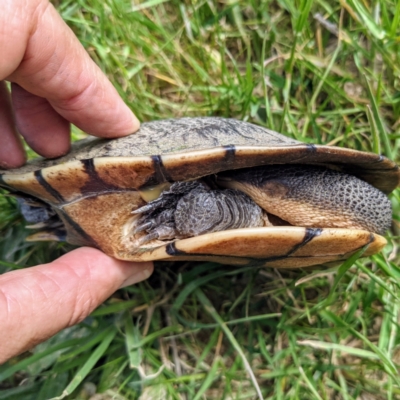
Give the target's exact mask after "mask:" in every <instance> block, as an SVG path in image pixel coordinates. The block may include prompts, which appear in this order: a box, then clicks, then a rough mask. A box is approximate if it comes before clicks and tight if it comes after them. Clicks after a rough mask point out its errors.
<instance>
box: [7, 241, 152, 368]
mask: <svg viewBox="0 0 400 400" xmlns="http://www.w3.org/2000/svg"><path fill="white" fill-rule="evenodd" d="M152 270H153V267H152V264H151V263H131V262H126V261H118V260H115V259H113V258H111V257H108V256H106V255H105V254H103V253H102V252H101V251H99V250H96V249H91V248H80V249H77V250H75V251H72V252H70V253H68V254H66V255H64V256H63V257H61V258H59V259H58V260H56V261H54V262H52V263H50V264H44V265H40V266H37V267H32V268H28V269H24V270H18V271H13V272H8V273H6V274H4V275H2V276H0V321H1V324H0V337H1V341H0V364H1V363H2V362H4V361H6V360H7V359H9V358H10V357H12V356H14V355H17V354H19V353H21V352H23V351H25V350H28V349H30V348H31V347H33V346H34V345H36V344H37V343H39V342H42V341H44V340H46V339H47V338H49V337H50V336H52V335H54V334H55V333H57V332H58V331H60V330H61V329H63V328H66V327H68V326H71V325H74V324H76V323H78V322H80V321H82V320H83V319H84V318H85V317H87V316H88V315H89V314H90V313H91V312H92V311H93V310H94V309H95V308H96V307H97V306H98V305H99V304H101V303H102V302H103V301H104V300H105V299H107V298H108V297H109V296H110V295H111V294H112V293H113V292H115V291H116V290H117V289H118V288H119V287H122V286H126V285H127V284H134V283H137V282H140V281H142V280H144V279H146V278H148V277H149V276H150V274H151V272H152Z"/></svg>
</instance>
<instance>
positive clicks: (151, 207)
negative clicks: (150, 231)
mask: <svg viewBox="0 0 400 400" xmlns="http://www.w3.org/2000/svg"><path fill="white" fill-rule="evenodd" d="M157 208H158V204H154V202H151V203H148V204H146V205H145V206H143V207H139V208H137V209H136V210H133V211H132V212H131V214H144V213H151V212H152V211H154V210H155V209H157Z"/></svg>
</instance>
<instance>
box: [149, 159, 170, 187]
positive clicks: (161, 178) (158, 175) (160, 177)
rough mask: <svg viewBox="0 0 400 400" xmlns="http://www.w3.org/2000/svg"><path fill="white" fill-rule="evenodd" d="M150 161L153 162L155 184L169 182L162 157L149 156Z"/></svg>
mask: <svg viewBox="0 0 400 400" xmlns="http://www.w3.org/2000/svg"><path fill="white" fill-rule="evenodd" d="M151 160H152V161H153V167H154V174H155V176H154V179H155V180H156V184H159V183H164V182H169V181H170V180H171V178H170V176H169V174H168V171H167V170H166V168H165V166H164V163H163V160H162V157H161V156H160V155H155V156H151Z"/></svg>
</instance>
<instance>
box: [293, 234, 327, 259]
mask: <svg viewBox="0 0 400 400" xmlns="http://www.w3.org/2000/svg"><path fill="white" fill-rule="evenodd" d="M321 233H322V228H306V233H305V235H304V238H303V240H302V242H301V243H299V244H296V246H294V247H293V248H292V250H290V251H289V253H288V254H287V255H286V256H289V255H290V254H292V253H294V252H295V251H297V250H299V249H301V248H302V247H303V246H305V245H306V244H307V243H309V242H311V240H313V239H314V238H315V237H317V236H320V235H321Z"/></svg>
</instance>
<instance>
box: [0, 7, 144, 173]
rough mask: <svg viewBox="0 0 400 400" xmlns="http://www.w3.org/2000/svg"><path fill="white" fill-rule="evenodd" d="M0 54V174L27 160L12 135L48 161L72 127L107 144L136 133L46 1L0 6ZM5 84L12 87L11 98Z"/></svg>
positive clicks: (135, 124)
mask: <svg viewBox="0 0 400 400" xmlns="http://www.w3.org/2000/svg"><path fill="white" fill-rule="evenodd" d="M0 49H1V62H0V139H1V142H0V143H1V146H0V168H14V167H18V166H21V165H22V164H23V163H24V162H25V154H24V151H23V148H22V145H21V142H20V140H19V137H18V133H17V131H18V132H19V133H20V134H21V135H22V136H23V137H24V138H25V140H26V142H27V143H28V145H29V146H30V147H31V148H32V149H33V150H35V151H36V152H37V153H39V154H40V155H42V156H44V157H49V158H53V157H58V156H61V155H63V154H65V153H67V152H68V150H69V147H70V122H72V123H73V124H75V125H76V126H78V127H79V128H81V129H83V130H84V131H85V132H87V133H90V134H92V135H95V136H101V137H107V138H111V137H118V136H124V135H128V134H130V133H133V132H135V131H136V130H137V129H138V128H139V121H138V120H137V119H136V117H135V116H134V115H133V113H132V112H131V111H130V109H129V108H128V107H127V106H126V105H125V103H124V102H123V101H122V99H121V98H120V97H119V95H118V93H117V91H116V90H115V89H114V87H113V86H112V85H111V83H110V82H109V81H108V79H107V78H106V76H105V75H104V74H103V73H102V72H101V70H100V68H99V67H97V65H96V64H95V63H94V62H93V61H92V60H91V59H90V57H89V55H88V54H87V53H86V51H85V49H84V48H83V47H82V45H81V44H80V43H79V41H78V39H77V38H76V37H75V35H74V34H73V32H72V31H71V29H70V28H69V27H68V26H67V25H66V24H65V23H64V21H63V20H62V19H61V17H60V16H59V15H58V14H57V12H56V10H55V9H54V7H53V6H52V5H51V4H50V3H49V2H48V1H47V0H29V1H28V0H3V1H2V2H1V4H0ZM4 80H8V81H10V82H11V92H12V94H11V99H10V96H9V94H8V92H7V88H6V86H5V83H4V82H2V81H4ZM12 111H14V118H13V112H12Z"/></svg>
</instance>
